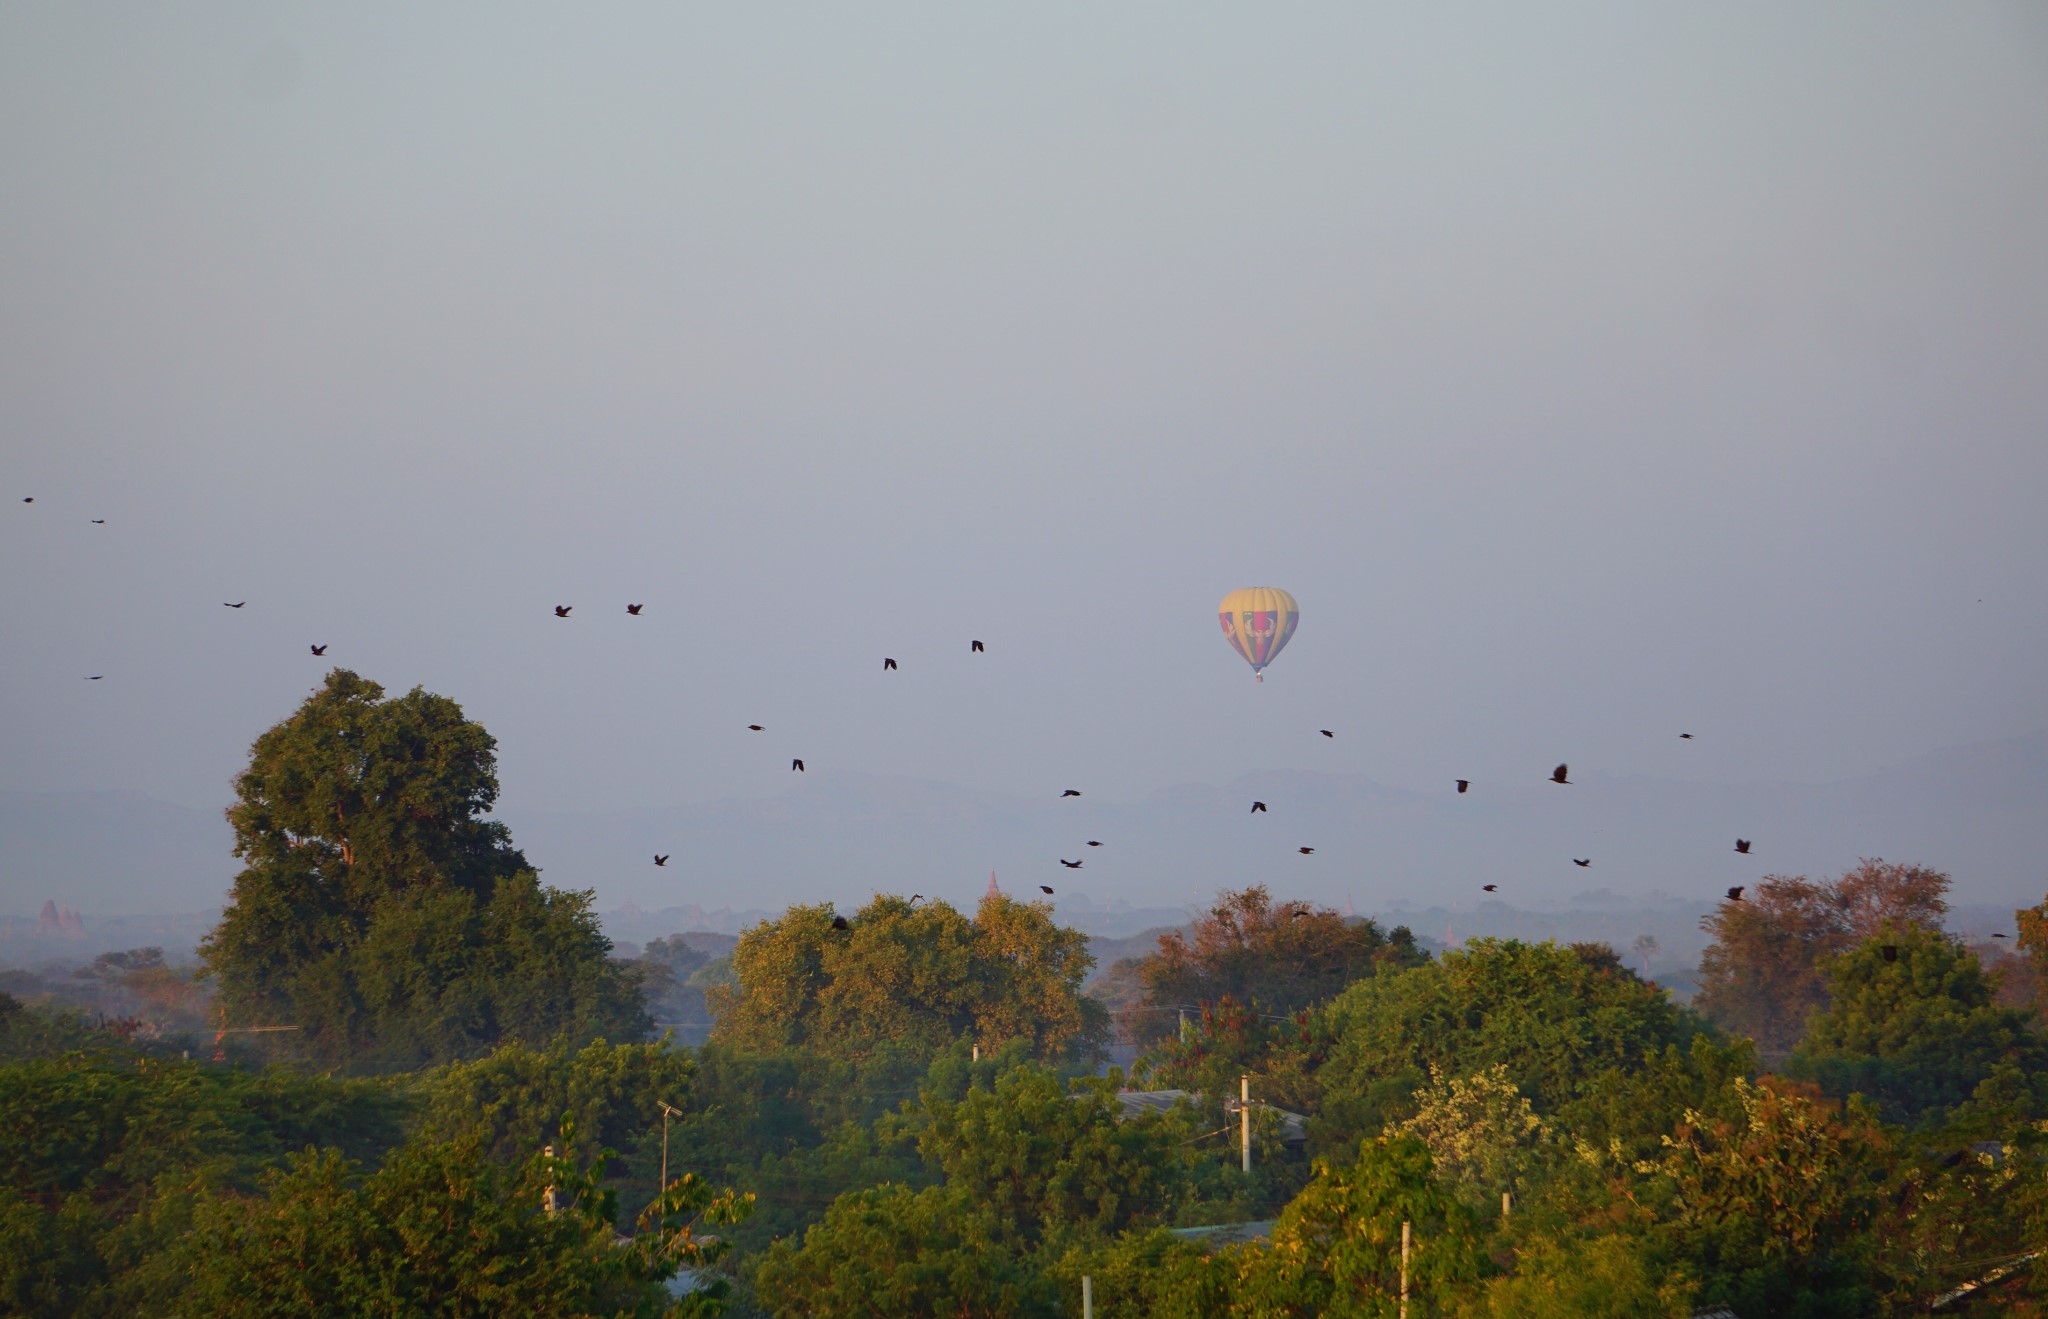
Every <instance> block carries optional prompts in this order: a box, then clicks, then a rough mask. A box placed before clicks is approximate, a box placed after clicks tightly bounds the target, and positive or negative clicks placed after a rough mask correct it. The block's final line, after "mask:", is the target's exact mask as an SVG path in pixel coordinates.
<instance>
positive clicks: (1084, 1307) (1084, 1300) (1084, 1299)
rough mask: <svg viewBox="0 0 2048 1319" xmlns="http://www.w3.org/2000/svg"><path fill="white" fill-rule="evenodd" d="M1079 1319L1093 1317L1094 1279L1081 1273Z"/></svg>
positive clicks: (1092, 1318)
mask: <svg viewBox="0 0 2048 1319" xmlns="http://www.w3.org/2000/svg"><path fill="white" fill-rule="evenodd" d="M1081 1319H1095V1279H1093V1278H1091V1277H1089V1276H1088V1275H1087V1274H1085V1273H1084V1274H1082V1275H1081Z"/></svg>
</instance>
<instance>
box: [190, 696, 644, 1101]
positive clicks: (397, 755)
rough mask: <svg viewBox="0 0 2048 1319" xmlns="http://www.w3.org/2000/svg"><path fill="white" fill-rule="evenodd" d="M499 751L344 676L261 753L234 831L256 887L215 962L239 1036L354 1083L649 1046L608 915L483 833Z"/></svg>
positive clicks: (420, 706)
mask: <svg viewBox="0 0 2048 1319" xmlns="http://www.w3.org/2000/svg"><path fill="white" fill-rule="evenodd" d="M494 747H495V743H494V742H493V740H492V738H491V736H490V735H489V734H488V733H486V732H485V731H484V730H483V728H482V727H481V726H479V725H477V724H475V723H472V722H470V721H469V720H467V719H465V718H464V717H463V715H462V710H461V708H460V707H459V706H457V705H456V704H455V703H454V702H453V701H450V700H448V699H447V698H446V697H441V696H434V695H431V694H429V693H427V692H424V691H420V690H418V689H415V690H413V691H412V692H410V693H408V694H406V695H405V696H402V697H398V698H395V699H392V700H385V699H384V690H383V688H381V687H379V686H378V685H377V684H376V683H373V682H370V681H368V680H367V679H364V678H360V677H358V676H357V675H355V674H353V673H350V672H348V671H347V670H345V669H337V670H335V671H334V672H333V673H331V674H329V675H328V677H327V682H326V685H325V686H324V687H322V688H321V689H320V690H319V691H317V692H315V693H314V694H313V695H312V696H311V697H309V698H307V700H306V702H305V704H303V705H302V706H301V707H300V708H299V710H298V711H297V713H295V714H294V715H293V716H292V717H291V718H289V719H287V720H285V721H284V722H283V723H280V724H278V725H277V726H276V727H274V728H272V729H270V730H269V731H268V732H266V733H264V734H263V735H262V736H261V737H259V738H257V739H256V744H255V746H254V747H253V748H252V750H251V753H250V763H249V768H248V769H247V770H246V771H244V772H243V773H242V775H241V776H240V777H239V778H238V779H237V780H236V781H235V792H236V797H237V800H236V804H235V805H234V806H233V807H231V808H230V809H229V811H228V820H229V823H231V824H232V825H233V826H234V831H235V855H237V856H239V857H241V858H242V861H243V865H244V868H243V870H242V872H241V874H240V875H238V876H237V877H236V878H235V886H234V893H233V899H232V901H231V902H230V904H229V906H228V908H227V910H226V912H225V913H224V914H223V915H222V918H221V923H220V925H219V926H218V927H216V928H215V930H214V931H213V933H212V934H211V935H209V936H208V938H207V940H206V943H205V946H204V950H203V951H204V954H205V957H206V960H207V962H208V965H209V966H210V968H211V969H212V972H213V974H214V976H215V978H216V980H217V983H218V993H219V1002H220V1004H221V1006H222V1007H223V1009H224V1010H225V1012H226V1015H227V1017H228V1019H229V1020H230V1021H232V1022H233V1023H234V1024H235V1025H238V1026H239V1025H290V1026H295V1027H297V1028H298V1029H297V1033H296V1034H295V1035H294V1036H292V1038H291V1039H290V1041H288V1042H287V1044H286V1046H285V1047H289V1048H291V1049H293V1050H295V1051H296V1052H298V1053H300V1054H302V1055H304V1056H306V1057H308V1058H311V1059H316V1060H319V1061H322V1062H325V1063H328V1064H337V1063H338V1064H345V1065H348V1066H350V1067H354V1068H366V1067H378V1066H383V1067H411V1066H418V1065H420V1064H422V1063H427V1062H435V1061H443V1060H447V1059H451V1058H463V1057H473V1056H476V1055H477V1054H479V1053H482V1052H485V1051H488V1050H489V1049H490V1048H491V1047H492V1046H494V1045H495V1044H497V1043H498V1042H499V1041H501V1040H525V1041H528V1042H531V1043H542V1042H545V1041H547V1040H549V1039H551V1038H553V1037H555V1036H556V1035H558V1034H564V1033H566V1034H569V1035H574V1036H579V1037H581V1038H586V1039H587V1038H591V1037H593V1036H597V1035H610V1036H612V1037H614V1038H634V1037H636V1036H638V1035H640V1034H641V1033H643V1032H644V1031H645V1030H646V1029H647V1026H648V1021H647V1018H646V1015H645V1012H644V1010H643V1007H642V1004H641V999H640V994H639V990H638V986H637V983H636V982H635V980H634V978H633V976H632V975H631V974H630V973H628V972H627V971H626V970H624V969H623V968H621V967H618V966H615V965H614V964H613V963H612V962H611V961H610V959H609V953H610V951H611V944H610V942H609V941H608V940H607V939H606V938H605V937H604V935H603V932H602V931H601V930H599V928H598V924H597V919H596V917H595V916H594V915H593V914H592V912H591V911H590V895H589V894H588V893H571V892H564V891H562V890H559V889H554V888H549V887H545V886H543V885H542V884H541V883H540V881H539V878H538V876H536V875H535V873H534V872H533V870H532V868H531V867H530V866H528V864H527V862H526V858H525V857H524V856H523V855H521V854H520V852H519V851H518V849H516V848H514V847H513V846H512V840H511V835H510V832H509V831H508V830H507V829H506V827H505V826H504V825H503V824H502V823H499V822H498V821H495V820H486V819H484V818H482V817H483V816H484V815H485V814H486V813H487V812H488V811H489V810H490V809H491V807H492V805H493V803H494V802H495V801H496V799H497V791H498V784H497V769H496V761H495V757H494Z"/></svg>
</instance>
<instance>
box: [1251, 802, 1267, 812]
mask: <svg viewBox="0 0 2048 1319" xmlns="http://www.w3.org/2000/svg"><path fill="white" fill-rule="evenodd" d="M1265 809H1266V803H1264V802H1262V801H1255V802H1253V803H1252V814H1253V815H1257V814H1258V813H1259V812H1260V811H1263V810H1265Z"/></svg>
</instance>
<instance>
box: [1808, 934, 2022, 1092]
mask: <svg viewBox="0 0 2048 1319" xmlns="http://www.w3.org/2000/svg"><path fill="white" fill-rule="evenodd" d="M1827 972H1828V1003H1827V1007H1826V1008H1825V1009H1823V1010H1821V1011H1818V1012H1816V1013H1815V1014H1814V1015H1813V1018H1812V1020H1811V1021H1810V1022H1809V1023H1808V1025H1807V1030H1806V1038H1805V1039H1804V1040H1803V1041H1801V1043H1800V1045H1799V1048H1798V1050H1797V1051H1796V1052H1795V1053H1794V1054H1793V1055H1792V1059H1791V1062H1790V1064H1789V1065H1788V1068H1787V1070H1788V1071H1789V1072H1790V1073H1791V1074H1792V1075H1795V1076H1803V1077H1808V1078H1811V1079H1812V1080H1815V1081H1818V1082H1819V1083H1820V1085H1821V1088H1822V1089H1824V1090H1826V1091H1827V1092H1828V1093H1829V1094H1834V1095H1849V1094H1861V1095H1865V1096H1867V1097H1868V1098H1870V1099H1871V1100H1872V1101H1873V1102H1875V1103H1876V1104H1877V1106H1878V1111H1879V1113H1881V1114H1882V1115H1883V1116H1884V1117H1885V1118H1886V1119H1888V1120H1890V1121H1894V1122H1911V1123H1918V1122H1921V1121H1923V1120H1925V1119H1928V1118H1938V1117H1940V1116H1943V1115H1944V1114H1946V1113H1947V1112H1948V1111H1949V1110H1952V1109H1954V1108H1956V1107H1957V1106H1958V1105H1960V1104H1962V1103H1963V1102H1964V1101H1965V1100H1967V1099H1969V1098H1970V1096H1971V1095H1972V1094H1973V1093H1974V1092H1975V1091H1976V1089H1977V1086H1978V1085H1979V1084H1980V1083H1981V1082H1983V1081H1984V1080H1985V1079H1987V1078H1988V1077H1989V1076H1990V1075H1991V1074H1992V1072H1993V1071H1994V1070H1995V1069H1996V1068H1997V1067H1998V1066H1999V1065H2000V1063H2002V1062H2009V1063H2016V1064H2019V1065H2021V1066H2023V1067H2024V1068H2025V1069H2026V1070H2027V1071H2028V1072H2039V1070H2040V1069H2041V1067H2042V1064H2043V1061H2044V1059H2043V1056H2042V1049H2041V1044H2040V1042H2039V1041H2038V1040H2037V1039H2036V1038H2035V1037H2034V1036H2033V1034H2032V1032H2030V1031H2029V1030H2028V1029H2027V1024H2026V1023H2027V1014H2025V1013H2023V1012H2019V1011H2015V1010H2013V1009H2011V1008H2002V1007H1999V1006H1997V1005H1996V1004H1995V1003H1994V1002H1993V1001H1992V999H1993V995H1994V990H1995V986H1994V985H1993V984H1992V983H1991V981H1990V979H1989V978H1988V977H1986V975H1985V974H1984V971H1983V968H1982V967H1981V966H1979V965H1978V962H1977V959H1976V958H1975V957H1974V956H1972V955H1971V954H1970V953H1968V952H1966V951H1964V950H1963V948H1962V947H1961V946H1959V945H1958V944H1957V943H1956V942H1955V941H1954V940H1953V939H1951V938H1949V937H1948V936H1946V935H1944V934H1941V933H1939V932H1938V931H1935V930H1931V929H1929V928H1927V927H1926V926H1924V925H1917V924H1913V925H1891V924H1887V925H1884V926H1881V927H1880V928H1879V929H1878V931H1877V932H1876V934H1874V935H1873V936H1872V938H1871V939H1870V941H1869V942H1867V943H1863V944H1860V945H1858V946H1856V947H1854V948H1852V949H1850V950H1848V951H1847V952H1844V953H1841V954H1839V955H1837V956H1836V957H1834V958H1833V959H1832V960H1831V961H1830V962H1829V963H1828V968H1827Z"/></svg>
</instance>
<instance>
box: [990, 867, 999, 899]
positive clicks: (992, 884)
mask: <svg viewBox="0 0 2048 1319" xmlns="http://www.w3.org/2000/svg"><path fill="white" fill-rule="evenodd" d="M1001 892H1002V890H1001V889H999V888H997V887H996V872H995V871H993V870H991V871H989V872H988V895H989V896H990V897H994V896H995V895H996V894H998V893H1001Z"/></svg>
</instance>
